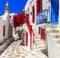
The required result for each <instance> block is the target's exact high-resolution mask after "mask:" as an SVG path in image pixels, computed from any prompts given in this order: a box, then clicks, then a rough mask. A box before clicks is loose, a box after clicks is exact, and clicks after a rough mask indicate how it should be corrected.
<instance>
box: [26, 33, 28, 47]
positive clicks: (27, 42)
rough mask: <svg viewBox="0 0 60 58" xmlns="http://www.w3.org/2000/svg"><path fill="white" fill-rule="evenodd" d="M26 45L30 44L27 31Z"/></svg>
mask: <svg viewBox="0 0 60 58" xmlns="http://www.w3.org/2000/svg"><path fill="white" fill-rule="evenodd" d="M26 46H28V32H26Z"/></svg>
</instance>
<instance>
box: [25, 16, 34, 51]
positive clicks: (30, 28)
mask: <svg viewBox="0 0 60 58" xmlns="http://www.w3.org/2000/svg"><path fill="white" fill-rule="evenodd" d="M25 22H26V25H27V27H28V30H29V33H30V50H32V42H33V39H32V34H33V29H32V25H31V24H30V22H29V17H28V16H26V21H25Z"/></svg>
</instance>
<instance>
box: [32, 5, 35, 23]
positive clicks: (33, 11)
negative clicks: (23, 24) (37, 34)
mask: <svg viewBox="0 0 60 58" xmlns="http://www.w3.org/2000/svg"><path fill="white" fill-rule="evenodd" d="M34 22H35V7H34V6H33V7H32V23H34Z"/></svg>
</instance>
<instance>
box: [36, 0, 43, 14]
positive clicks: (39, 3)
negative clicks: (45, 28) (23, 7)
mask: <svg viewBox="0 0 60 58" xmlns="http://www.w3.org/2000/svg"><path fill="white" fill-rule="evenodd" d="M41 11H42V0H36V13H37V14H38V13H40V12H41Z"/></svg>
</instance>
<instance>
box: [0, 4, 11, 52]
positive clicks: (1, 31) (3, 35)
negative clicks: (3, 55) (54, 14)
mask: <svg viewBox="0 0 60 58" xmlns="http://www.w3.org/2000/svg"><path fill="white" fill-rule="evenodd" d="M9 21H10V18H9V9H8V3H6V5H5V13H4V15H2V16H0V44H1V43H2V44H1V45H0V51H3V50H4V49H5V48H6V46H7V44H8V42H7V39H8V36H9V34H8V33H9V23H10V22H9Z"/></svg>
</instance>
